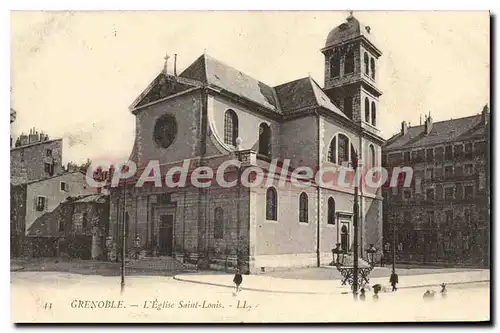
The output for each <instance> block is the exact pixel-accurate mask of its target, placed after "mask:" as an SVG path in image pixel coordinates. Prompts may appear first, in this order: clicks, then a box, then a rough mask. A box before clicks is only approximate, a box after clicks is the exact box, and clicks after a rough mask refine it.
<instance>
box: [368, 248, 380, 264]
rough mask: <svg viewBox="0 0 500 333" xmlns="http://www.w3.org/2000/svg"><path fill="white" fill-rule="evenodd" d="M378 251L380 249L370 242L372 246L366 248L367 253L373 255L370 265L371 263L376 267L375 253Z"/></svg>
mask: <svg viewBox="0 0 500 333" xmlns="http://www.w3.org/2000/svg"><path fill="white" fill-rule="evenodd" d="M377 251H378V250H377V249H376V248H375V246H373V244H370V247H369V248H368V249H366V253H367V254H368V255H370V256H371V262H370V265H371V266H372V267H374V266H375V260H374V258H373V256H374V255H375V253H376V252H377Z"/></svg>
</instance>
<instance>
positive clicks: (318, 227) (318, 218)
mask: <svg viewBox="0 0 500 333" xmlns="http://www.w3.org/2000/svg"><path fill="white" fill-rule="evenodd" d="M315 113H316V117H317V118H316V119H317V121H316V126H317V129H318V140H317V142H318V151H317V154H318V168H320V167H321V142H320V135H321V129H320V116H319V112H318V110H315ZM316 195H317V199H316V206H317V207H316V211H317V216H316V265H317V266H318V267H320V266H321V258H320V257H321V251H320V240H321V234H320V233H321V228H320V226H321V224H320V223H321V220H320V218H321V189H320V186H319V184H316Z"/></svg>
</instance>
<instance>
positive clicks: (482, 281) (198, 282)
mask: <svg viewBox="0 0 500 333" xmlns="http://www.w3.org/2000/svg"><path fill="white" fill-rule="evenodd" d="M173 279H174V280H176V281H180V282H187V283H194V284H204V285H208V286H216V287H223V288H230V289H234V287H233V286H228V285H225V284H220V283H213V282H201V281H193V280H187V279H183V278H179V277H177V276H173ZM484 282H490V280H477V281H464V282H450V283H447V284H446V285H447V286H448V285H458V284H469V283H484ZM440 285H441V284H440V283H435V284H423V285H417V286H405V287H398V289H412V288H425V287H439V286H440ZM337 288H339V287H337ZM241 290H248V291H257V292H264V293H278V294H301V295H337V294H339V293H338V292H307V291H286V290H269V289H258V288H241ZM342 293H343V292H340V294H342Z"/></svg>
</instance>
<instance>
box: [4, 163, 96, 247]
mask: <svg viewBox="0 0 500 333" xmlns="http://www.w3.org/2000/svg"><path fill="white" fill-rule="evenodd" d="M62 183H63V184H64V185H62ZM63 187H64V190H63ZM11 193H12V195H11V205H12V207H15V210H14V211H12V212H11V233H12V235H11V236H12V237H13V238H11V243H13V245H12V246H11V248H12V252H13V255H23V254H28V255H29V251H30V246H29V244H28V243H27V242H26V237H27V236H28V233H29V232H30V229H31V228H32V227H33V226H37V229H38V230H42V231H41V234H40V235H37V234H36V233H35V234H34V233H33V232H32V233H31V235H30V236H29V237H37V236H40V237H55V236H56V235H54V234H50V235H49V234H47V233H46V232H45V231H46V230H48V229H44V228H45V227H44V228H41V229H40V228H39V224H40V223H42V221H46V223H47V226H46V228H49V224H50V225H52V224H53V223H56V220H57V219H55V220H54V221H52V220H53V219H51V218H49V217H50V216H51V214H56V213H57V210H58V209H60V207H59V206H60V204H61V203H62V202H64V201H65V200H66V199H67V198H68V197H74V196H79V195H85V194H92V193H94V191H93V190H92V189H90V188H88V187H87V183H86V179H85V175H84V174H82V173H81V172H73V173H63V174H60V175H58V176H54V177H51V178H46V179H41V180H38V181H32V182H28V183H24V184H21V185H16V186H11ZM54 212H55V213H54ZM63 215H64V214H63ZM44 223H45V222H44ZM56 224H57V223H56ZM52 227H53V228H54V229H57V227H54V226H52ZM52 227H51V228H52ZM43 230H45V231H43ZM51 230H52V229H51Z"/></svg>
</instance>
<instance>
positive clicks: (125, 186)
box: [120, 165, 129, 294]
mask: <svg viewBox="0 0 500 333" xmlns="http://www.w3.org/2000/svg"><path fill="white" fill-rule="evenodd" d="M128 171H129V168H128V166H126V165H124V166H123V167H122V174H123V172H128ZM126 201H127V178H125V179H124V182H123V214H122V220H123V223H122V262H121V283H120V287H121V288H120V292H121V293H122V294H123V290H124V289H125V246H126V239H125V238H126V236H127V234H126V226H125V223H127V222H128V221H126V217H125V212H126V205H127V202H126Z"/></svg>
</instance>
